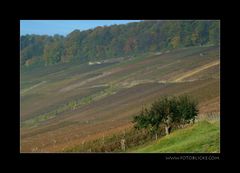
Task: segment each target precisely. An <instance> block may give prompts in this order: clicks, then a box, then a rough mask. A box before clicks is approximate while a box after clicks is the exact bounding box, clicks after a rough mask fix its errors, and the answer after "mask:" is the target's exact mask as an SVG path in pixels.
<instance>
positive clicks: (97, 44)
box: [20, 20, 220, 65]
mask: <svg viewBox="0 0 240 173" xmlns="http://www.w3.org/2000/svg"><path fill="white" fill-rule="evenodd" d="M219 41H220V24H219V21H214V20H209V21H206V20H198V21H197V20H187V21H184V20H183V21H171V20H170V21H141V22H133V23H129V24H122V25H112V26H103V27H101V26H99V27H96V28H94V29H89V30H85V31H80V30H77V29H76V30H74V31H72V32H71V33H69V34H68V35H67V36H61V35H54V36H48V35H23V36H21V37H20V50H21V52H20V62H21V65H30V64H33V63H35V62H38V61H42V62H44V64H45V65H51V64H56V63H67V62H71V61H74V60H77V61H81V62H87V61H91V60H102V59H108V58H114V57H120V56H131V55H136V54H141V53H144V52H154V51H162V50H169V49H175V48H181V47H189V46H199V45H205V44H214V45H215V44H219Z"/></svg>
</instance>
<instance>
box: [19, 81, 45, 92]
mask: <svg viewBox="0 0 240 173" xmlns="http://www.w3.org/2000/svg"><path fill="white" fill-rule="evenodd" d="M46 82H47V81H42V82H40V83H38V84H36V85H33V86H31V87H30V88H27V89H25V90H23V91H22V92H21V94H23V93H25V92H27V91H29V90H31V89H33V88H36V87H38V86H40V85H42V84H44V83H46Z"/></svg>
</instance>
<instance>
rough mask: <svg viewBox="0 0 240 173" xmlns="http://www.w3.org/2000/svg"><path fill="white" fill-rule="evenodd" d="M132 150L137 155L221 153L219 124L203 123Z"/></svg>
mask: <svg viewBox="0 0 240 173" xmlns="http://www.w3.org/2000/svg"><path fill="white" fill-rule="evenodd" d="M132 150H133V151H131V152H137V153H139V152H140V153H145V152H147V153H151V152H153V153H185V152H187V153H220V127H219V122H214V123H210V122H207V121H201V122H198V123H196V124H194V125H190V126H189V127H187V128H184V129H180V130H177V131H175V132H173V133H172V134H170V135H168V136H164V137H163V138H161V139H159V140H158V141H155V142H151V143H149V144H147V145H145V146H139V147H138V148H137V149H132Z"/></svg>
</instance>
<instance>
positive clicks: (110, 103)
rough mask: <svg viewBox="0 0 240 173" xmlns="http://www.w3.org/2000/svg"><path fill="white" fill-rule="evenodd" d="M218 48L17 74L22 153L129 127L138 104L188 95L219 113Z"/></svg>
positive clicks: (51, 148) (205, 108) (59, 148)
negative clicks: (172, 96) (161, 97)
mask: <svg viewBox="0 0 240 173" xmlns="http://www.w3.org/2000/svg"><path fill="white" fill-rule="evenodd" d="M219 60H220V55H219V47H217V46H210V47H190V48H185V49H176V50H174V51H171V52H163V53H162V54H160V55H156V54H153V53H148V54H146V55H144V56H141V57H132V58H129V59H127V60H124V61H121V62H114V63H104V64H95V65H88V63H86V64H81V63H77V62H75V63H68V64H63V65H60V64H58V65H54V66H46V67H44V68H41V69H40V68H35V69H30V68H23V69H21V92H20V93H21V152H56V151H57V152H61V151H63V150H64V148H66V147H69V146H74V145H76V144H79V143H81V142H82V141H87V140H90V139H95V138H98V137H99V136H101V135H103V134H111V133H114V132H116V131H120V130H123V129H124V128H126V127H129V126H131V120H132V117H133V116H134V115H135V114H137V113H138V112H139V111H140V110H141V107H142V105H146V106H147V105H149V104H150V103H152V102H153V101H154V100H155V99H157V98H158V97H160V96H163V95H180V94H184V93H187V94H189V95H192V96H193V97H194V98H196V99H197V100H198V101H199V105H200V113H207V112H219V110H220V108H219V105H220V104H219V103H220V101H219V100H220V94H219V91H220V81H219V80H220V70H219V67H220V64H219V63H220V61H219Z"/></svg>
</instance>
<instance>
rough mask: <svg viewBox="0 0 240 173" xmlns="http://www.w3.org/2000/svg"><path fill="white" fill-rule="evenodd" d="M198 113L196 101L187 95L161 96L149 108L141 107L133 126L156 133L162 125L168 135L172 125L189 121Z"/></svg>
mask: <svg viewBox="0 0 240 173" xmlns="http://www.w3.org/2000/svg"><path fill="white" fill-rule="evenodd" d="M197 114H198V109H197V103H196V102H195V101H193V100H192V99H191V98H190V97H189V96H179V97H162V98H160V99H159V100H157V101H155V102H154V103H153V104H152V105H151V107H150V108H149V110H148V109H147V108H145V109H142V111H141V112H140V114H139V115H137V116H135V117H134V119H133V123H135V128H137V129H141V128H146V129H149V130H150V131H152V132H154V133H155V134H157V131H158V130H159V126H160V125H164V127H165V133H166V134H167V135H168V134H169V133H170V132H171V129H172V127H173V126H178V125H181V124H186V123H189V122H190V121H191V120H193V121H194V120H195V117H196V116H197Z"/></svg>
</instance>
